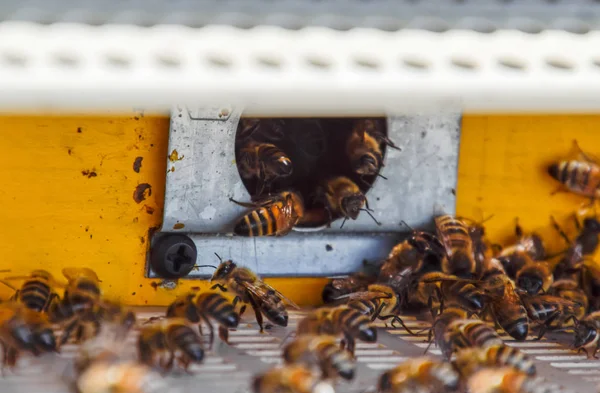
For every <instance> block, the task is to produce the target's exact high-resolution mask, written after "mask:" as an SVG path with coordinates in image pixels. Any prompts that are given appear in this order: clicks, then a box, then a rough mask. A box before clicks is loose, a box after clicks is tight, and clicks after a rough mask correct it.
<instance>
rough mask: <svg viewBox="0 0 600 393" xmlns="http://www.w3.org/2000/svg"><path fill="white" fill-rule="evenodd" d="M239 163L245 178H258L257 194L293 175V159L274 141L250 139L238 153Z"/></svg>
mask: <svg viewBox="0 0 600 393" xmlns="http://www.w3.org/2000/svg"><path fill="white" fill-rule="evenodd" d="M237 164H238V168H239V172H240V175H241V176H242V177H243V178H244V179H256V193H255V196H259V195H262V193H263V191H264V188H265V187H269V186H270V184H271V183H272V182H273V181H275V180H277V179H282V178H286V177H288V176H291V175H292V172H293V165H292V160H291V159H290V157H288V155H287V154H286V153H285V152H284V151H283V150H281V149H280V148H279V147H277V146H275V145H274V144H272V143H264V142H256V141H250V142H248V143H246V145H244V146H243V147H242V148H241V149H240V150H239V153H238V159H237Z"/></svg>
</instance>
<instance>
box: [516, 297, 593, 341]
mask: <svg viewBox="0 0 600 393" xmlns="http://www.w3.org/2000/svg"><path fill="white" fill-rule="evenodd" d="M521 300H522V302H523V305H524V306H525V309H526V310H527V315H528V316H529V322H530V323H536V324H538V325H540V330H539V333H538V340H539V339H541V338H542V337H543V336H544V334H545V333H546V331H547V330H548V329H553V328H560V327H562V326H563V324H564V323H565V322H566V321H568V320H571V319H573V317H574V316H575V315H577V314H579V313H580V312H581V305H580V304H578V303H575V302H572V301H570V300H566V299H563V298H560V297H557V296H552V295H536V296H527V295H525V296H521Z"/></svg>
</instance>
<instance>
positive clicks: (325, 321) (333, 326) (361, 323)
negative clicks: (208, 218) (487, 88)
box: [296, 305, 377, 355]
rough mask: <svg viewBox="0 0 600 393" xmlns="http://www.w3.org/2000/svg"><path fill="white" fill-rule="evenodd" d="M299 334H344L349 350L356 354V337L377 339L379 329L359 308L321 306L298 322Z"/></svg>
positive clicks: (368, 340) (345, 343)
mask: <svg viewBox="0 0 600 393" xmlns="http://www.w3.org/2000/svg"><path fill="white" fill-rule="evenodd" d="M296 333H297V335H302V334H327V335H332V336H339V335H343V336H344V340H345V342H343V343H342V347H345V346H347V349H348V351H349V352H350V353H351V354H353V355H354V347H355V339H356V338H358V339H359V340H361V341H365V342H376V341H377V329H375V327H373V326H372V325H371V320H370V318H368V317H367V316H365V315H363V314H362V313H361V312H360V311H359V310H356V309H354V308H351V307H349V306H347V305H342V306H337V307H331V308H325V307H323V308H319V309H317V310H315V311H313V312H311V313H310V314H308V315H307V316H305V317H304V318H303V319H301V320H300V321H299V322H298V327H297V329H296Z"/></svg>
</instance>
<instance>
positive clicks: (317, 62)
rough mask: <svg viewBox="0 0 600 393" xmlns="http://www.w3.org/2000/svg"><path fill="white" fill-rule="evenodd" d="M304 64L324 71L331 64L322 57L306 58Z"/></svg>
mask: <svg viewBox="0 0 600 393" xmlns="http://www.w3.org/2000/svg"><path fill="white" fill-rule="evenodd" d="M306 63H307V64H308V65H310V66H312V67H314V68H317V69H321V70H326V69H328V68H330V67H331V62H330V61H328V60H327V59H325V58H323V57H317V56H307V57H306Z"/></svg>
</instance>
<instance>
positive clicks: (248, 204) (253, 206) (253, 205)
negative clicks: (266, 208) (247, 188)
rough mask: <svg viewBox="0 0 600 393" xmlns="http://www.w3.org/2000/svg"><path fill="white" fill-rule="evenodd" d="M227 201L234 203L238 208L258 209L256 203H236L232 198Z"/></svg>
mask: <svg viewBox="0 0 600 393" xmlns="http://www.w3.org/2000/svg"><path fill="white" fill-rule="evenodd" d="M229 201H230V202H233V203H235V204H236V205H240V206H242V207H247V208H249V209H255V208H257V207H258V205H257V204H256V203H245V202H238V201H236V200H235V199H233V198H229Z"/></svg>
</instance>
